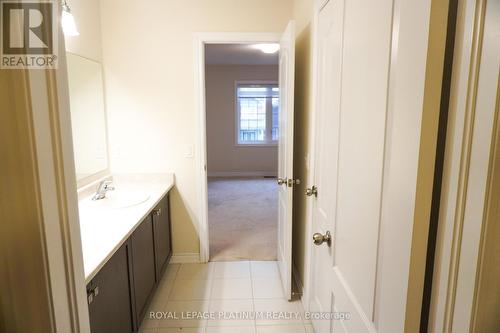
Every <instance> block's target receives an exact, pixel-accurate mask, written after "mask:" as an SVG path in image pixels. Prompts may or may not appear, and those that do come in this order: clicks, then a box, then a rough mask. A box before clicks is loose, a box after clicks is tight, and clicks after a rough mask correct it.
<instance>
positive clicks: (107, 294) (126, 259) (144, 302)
mask: <svg viewBox="0 0 500 333" xmlns="http://www.w3.org/2000/svg"><path fill="white" fill-rule="evenodd" d="M169 213H170V212H169V199H168V194H167V195H165V197H163V198H162V199H161V200H160V202H159V203H158V205H157V206H156V207H155V208H154V209H153V210H152V211H151V212H150V214H148V215H147V217H146V218H145V219H144V220H143V221H142V222H141V223H140V224H139V225H138V226H137V228H136V229H135V230H134V232H133V233H132V235H131V236H130V237H129V238H128V239H127V240H126V241H125V243H124V244H123V245H122V246H121V247H120V248H119V249H118V250H117V251H116V252H115V253H114V254H113V256H112V257H111V259H109V260H108V261H107V262H106V264H105V265H104V266H103V267H102V268H101V270H100V271H99V272H98V273H97V275H96V276H95V277H94V278H93V279H92V281H91V282H90V283H89V284H88V285H87V296H88V300H89V314H90V327H91V332H92V333H131V332H137V331H138V330H139V326H140V324H141V321H142V319H143V318H144V316H145V314H146V311H147V310H148V306H149V303H150V300H151V298H152V296H153V294H154V291H155V288H156V286H157V283H158V281H160V279H161V277H162V275H163V273H164V271H165V268H166V266H167V264H168V262H169V259H170V256H171V255H172V238H171V229H170V214H169Z"/></svg>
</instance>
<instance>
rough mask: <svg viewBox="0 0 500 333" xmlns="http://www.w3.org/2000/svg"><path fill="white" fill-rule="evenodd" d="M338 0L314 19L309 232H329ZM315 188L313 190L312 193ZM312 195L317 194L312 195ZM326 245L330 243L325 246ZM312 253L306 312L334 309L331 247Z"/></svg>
mask: <svg viewBox="0 0 500 333" xmlns="http://www.w3.org/2000/svg"><path fill="white" fill-rule="evenodd" d="M342 25H343V1H336V0H335V1H334V0H330V1H329V2H328V3H327V4H326V6H324V7H323V8H322V10H321V11H320V13H319V16H318V39H317V48H318V53H317V56H318V67H319V68H318V69H319V70H318V85H317V87H318V92H317V98H318V99H317V110H316V119H315V122H316V125H315V133H314V135H315V139H314V140H315V141H314V146H315V147H314V152H313V154H314V158H315V161H314V170H313V172H314V184H315V188H311V189H309V191H310V193H309V195H311V196H312V198H313V203H312V205H313V230H314V231H313V232H315V233H319V234H321V235H326V233H327V232H330V233H332V232H334V219H335V208H336V207H335V202H336V196H337V169H338V165H337V162H338V147H339V121H340V84H341V74H342ZM316 187H317V189H316ZM316 191H317V192H316ZM330 242H331V241H330ZM311 244H312V243H311ZM328 245H329V244H328V242H326V243H325V244H324V245H321V246H318V247H316V246H315V247H314V248H313V258H314V261H313V272H314V273H313V275H312V277H311V286H312V289H311V295H312V297H311V304H310V311H311V312H318V313H319V312H332V311H333V310H332V309H333V299H332V291H333V275H334V271H333V270H334V265H333V262H332V260H333V252H332V251H333V249H334V247H333V246H328ZM314 326H315V330H316V332H329V327H330V321H329V320H317V321H315V322H314Z"/></svg>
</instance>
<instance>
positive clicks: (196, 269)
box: [140, 261, 314, 333]
mask: <svg viewBox="0 0 500 333" xmlns="http://www.w3.org/2000/svg"><path fill="white" fill-rule="evenodd" d="M302 309H303V308H302V304H301V302H300V300H295V301H292V302H288V301H287V300H286V299H285V298H284V297H283V292H282V290H281V283H280V280H279V276H278V265H277V263H276V262H275V261H234V262H210V263H208V264H170V265H169V266H168V268H167V271H166V272H165V275H164V277H163V279H162V281H161V282H160V285H159V286H158V290H157V292H156V295H155V296H154V298H153V301H152V303H151V306H150V308H149V311H148V312H147V314H146V318H145V319H144V321H143V322H142V325H141V330H140V332H141V333H171V332H179V333H180V332H182V333H232V332H238V333H299V332H300V333H313V332H314V330H313V328H312V326H311V323H310V322H309V321H307V320H304V316H303V310H302ZM151 312H153V313H155V314H156V316H157V317H158V316H163V318H160V319H158V318H157V319H151V318H150V313H151ZM174 314H175V316H176V318H172V317H171V316H173V315H174ZM188 314H191V317H188ZM241 314H247V315H248V314H250V315H251V317H250V318H241V317H238V316H241ZM256 314H257V315H258V314H261V315H262V316H260V317H259V316H257V317H256V316H255V315H256ZM271 314H272V315H273V316H275V318H273V317H271ZM285 314H286V315H288V316H291V317H290V318H286V319H285V318H283V315H285ZM294 314H298V316H296V315H294ZM193 315H194V316H193ZM207 315H209V316H213V317H212V318H206V316H207ZM167 316H168V318H165V317H167ZM203 317H205V318H203Z"/></svg>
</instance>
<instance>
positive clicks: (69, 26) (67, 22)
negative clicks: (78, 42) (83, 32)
mask: <svg viewBox="0 0 500 333" xmlns="http://www.w3.org/2000/svg"><path fill="white" fill-rule="evenodd" d="M61 24H62V28H63V33H64V35H65V36H78V35H79V34H80V33H79V32H78V29H76V23H75V18H74V17H73V14H71V11H70V9H69V7H68V5H63V11H62V17H61Z"/></svg>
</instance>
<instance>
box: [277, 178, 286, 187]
mask: <svg viewBox="0 0 500 333" xmlns="http://www.w3.org/2000/svg"><path fill="white" fill-rule="evenodd" d="M277 182H278V185H286V184H287V182H288V180H287V179H286V178H279V177H278V180H277Z"/></svg>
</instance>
